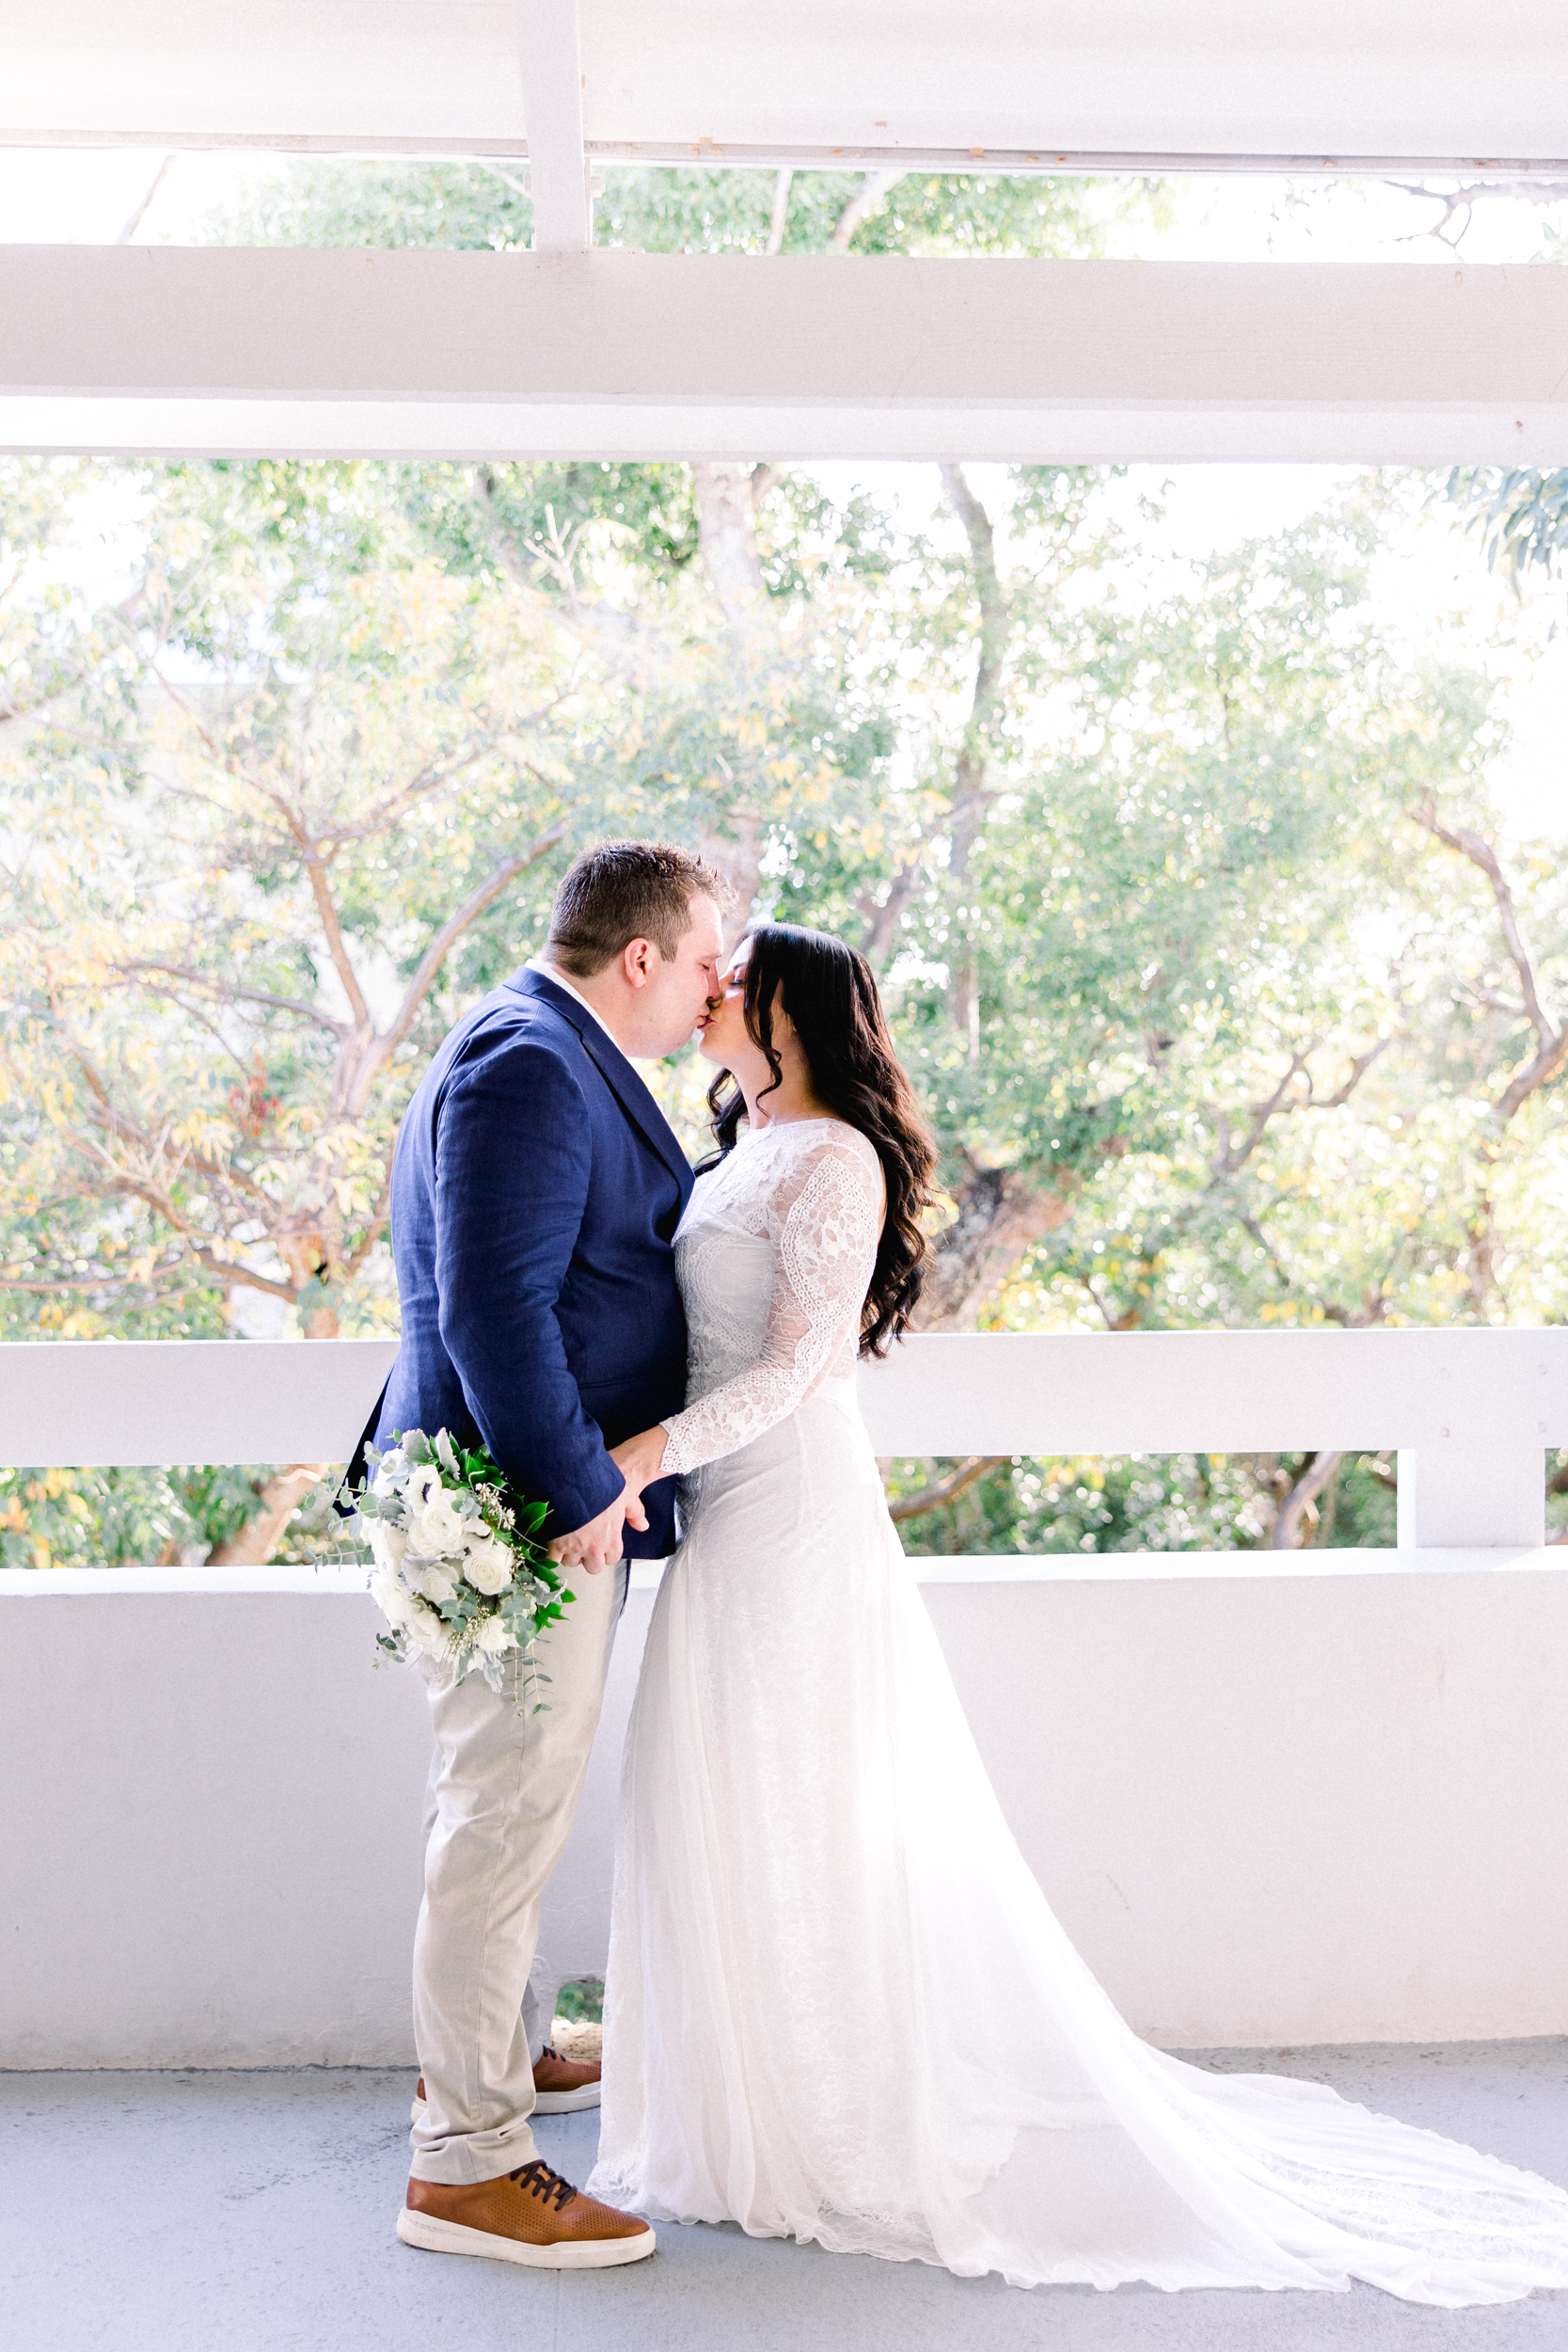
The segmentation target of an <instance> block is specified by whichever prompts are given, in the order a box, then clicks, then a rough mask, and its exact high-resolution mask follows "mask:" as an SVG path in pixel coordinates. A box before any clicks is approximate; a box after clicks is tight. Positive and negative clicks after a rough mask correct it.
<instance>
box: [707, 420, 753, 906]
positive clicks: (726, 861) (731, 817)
mask: <svg viewBox="0 0 1568 2352" xmlns="http://www.w3.org/2000/svg"><path fill="white" fill-rule="evenodd" d="M761 473H762V469H761V468H760V467H754V466H752V465H750V464H748V463H745V462H743V461H741V460H737V459H733V458H721V459H715V460H713V461H711V462H710V463H707V464H704V465H694V466H693V467H692V469H691V491H692V498H693V501H694V503H695V505H696V509H697V538H698V544H699V545H700V547H701V548H702V553H703V568H704V570H705V572H706V574H707V579H708V585H709V586H710V587H711V589H712V590H713V594H714V596H715V598H716V599H717V601H718V605H719V610H720V612H721V613H722V614H723V616H724V629H725V634H726V636H727V638H728V642H729V651H730V657H731V666H732V669H733V670H734V672H735V678H736V687H737V689H738V691H740V692H742V693H745V692H746V691H747V690H748V688H749V685H750V682H751V679H752V673H753V670H754V667H755V665H756V663H757V662H758V661H759V660H761V658H762V657H763V656H764V655H765V654H766V652H767V650H768V596H767V592H766V590H765V589H764V587H763V583H762V565H761V564H760V563H759V562H758V561H757V534H756V507H757V493H758V477H759V476H760V475H761ZM743 790H744V787H742V791H743ZM698 846H699V848H700V849H701V850H702V853H703V855H704V856H705V858H706V859H707V860H708V861H709V863H710V864H712V865H714V866H718V868H719V870H720V872H721V874H722V875H723V876H724V878H725V880H726V881H727V882H729V884H730V886H731V888H732V889H733V890H734V892H735V903H734V905H733V906H732V907H731V908H730V909H729V911H728V913H727V914H726V915H725V918H724V946H725V949H726V952H727V951H728V950H729V949H730V948H733V947H734V946H735V944H736V940H737V939H738V938H739V937H740V935H741V933H742V931H744V930H745V928H746V925H747V921H748V919H749V917H750V914H751V910H752V904H753V902H754V901H755V898H756V895H757V888H758V885H759V883H760V882H761V880H762V850H763V819H762V812H761V811H760V809H755V808H750V807H747V806H746V805H745V804H744V801H743V799H736V800H732V802H731V803H730V805H729V806H728V807H727V808H726V809H725V811H724V815H723V822H722V824H719V823H715V824H712V825H709V826H706V827H705V828H704V831H703V834H702V837H701V840H700V842H699V845H698Z"/></svg>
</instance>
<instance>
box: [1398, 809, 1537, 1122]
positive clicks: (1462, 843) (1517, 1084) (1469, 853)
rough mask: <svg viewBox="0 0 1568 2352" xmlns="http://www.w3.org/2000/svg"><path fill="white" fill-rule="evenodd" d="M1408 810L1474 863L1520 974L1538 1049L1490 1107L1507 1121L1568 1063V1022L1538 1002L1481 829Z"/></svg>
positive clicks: (1505, 890)
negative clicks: (1488, 886)
mask: <svg viewBox="0 0 1568 2352" xmlns="http://www.w3.org/2000/svg"><path fill="white" fill-rule="evenodd" d="M1410 813H1411V816H1412V817H1413V818H1415V820H1416V822H1417V824H1418V825H1419V826H1420V827H1421V828H1422V829H1423V831H1424V832H1427V833H1430V834H1432V836H1433V839H1434V840H1437V841H1441V842H1442V843H1443V845H1444V847H1445V848H1446V849H1449V850H1455V851H1457V853H1458V855H1459V856H1461V857H1463V858H1468V860H1469V862H1470V864H1471V865H1472V866H1478V867H1479V868H1480V870H1481V872H1482V873H1483V874H1484V875H1485V876H1486V879H1487V881H1488V882H1489V883H1490V884H1491V888H1492V897H1493V899H1494V900H1495V902H1496V905H1497V919H1498V921H1499V923H1500V924H1501V926H1502V934H1503V945H1504V946H1505V947H1506V948H1507V950H1508V954H1509V958H1510V961H1512V963H1513V969H1514V971H1515V972H1516V973H1517V974H1518V976H1519V993H1520V995H1521V996H1522V997H1523V999H1524V1011H1525V1016H1526V1018H1527V1019H1528V1022H1529V1025H1530V1027H1531V1029H1532V1030H1533V1031H1534V1033H1535V1039H1536V1050H1535V1052H1534V1053H1533V1054H1532V1055H1531V1056H1530V1058H1529V1060H1528V1062H1526V1063H1525V1065H1524V1067H1523V1068H1522V1069H1520V1070H1516V1071H1515V1072H1514V1073H1513V1077H1512V1078H1511V1079H1510V1080H1509V1083H1508V1085H1507V1086H1506V1087H1505V1088H1504V1089H1503V1091H1502V1093H1501V1094H1500V1095H1499V1097H1498V1098H1497V1102H1496V1103H1495V1104H1494V1105H1493V1116H1494V1117H1495V1118H1496V1119H1497V1120H1499V1121H1500V1122H1502V1123H1504V1124H1506V1123H1507V1121H1508V1120H1511V1119H1512V1118H1513V1114H1514V1112H1515V1111H1516V1110H1518V1109H1519V1107H1520V1105H1521V1104H1524V1103H1527V1102H1528V1100H1529V1097H1530V1096H1531V1095H1532V1094H1534V1093H1535V1092H1536V1090H1537V1089H1538V1088H1541V1087H1544V1086H1548V1085H1549V1084H1550V1083H1551V1081H1552V1079H1554V1078H1555V1077H1557V1076H1558V1074H1559V1073H1560V1071H1561V1070H1562V1069H1563V1068H1564V1066H1565V1065H1568V1023H1564V1024H1563V1025H1561V1026H1559V1025H1558V1024H1557V1023H1556V1022H1555V1021H1554V1020H1553V1019H1552V1017H1551V1015H1550V1013H1549V1012H1548V1011H1547V1009H1546V1008H1545V1006H1544V1004H1543V1003H1542V1001H1541V997H1540V993H1539V992H1538V990H1537V988H1536V984H1535V967H1534V965H1533V963H1532V962H1531V961H1530V954H1529V949H1528V947H1527V946H1526V945H1525V937H1524V933H1523V931H1522V930H1521V929H1520V927H1519V913H1518V909H1517V907H1516V906H1515V905H1514V901H1513V891H1512V889H1511V888H1510V887H1509V883H1508V879H1507V876H1506V875H1505V874H1504V872H1503V869H1502V866H1501V864H1500V862H1499V860H1498V858H1497V851H1496V850H1494V849H1493V847H1492V845H1491V843H1490V842H1489V841H1486V840H1483V839H1482V837H1481V834H1479V833H1472V832H1471V831H1470V829H1469V828H1468V826H1465V825H1453V826H1449V825H1444V824H1442V823H1440V822H1439V821H1438V817H1437V811H1436V807H1435V804H1434V803H1433V802H1431V801H1428V802H1426V803H1425V804H1424V805H1422V806H1419V807H1416V808H1413V809H1412V810H1411V812H1410Z"/></svg>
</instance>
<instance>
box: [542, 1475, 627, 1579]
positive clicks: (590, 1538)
mask: <svg viewBox="0 0 1568 2352" xmlns="http://www.w3.org/2000/svg"><path fill="white" fill-rule="evenodd" d="M628 1519H629V1520H630V1521H631V1524H632V1525H633V1527H639V1528H645V1527H646V1526H647V1524H648V1514H647V1513H646V1511H644V1510H643V1508H642V1505H641V1502H639V1501H638V1499H637V1496H636V1495H635V1494H634V1493H633V1492H632V1491H631V1489H630V1488H629V1487H628V1488H627V1489H626V1492H625V1493H624V1494H623V1495H622V1496H621V1497H620V1500H619V1501H618V1502H612V1503H611V1504H610V1508H609V1510H608V1511H601V1512H600V1513H599V1516H598V1518H596V1519H590V1520H589V1522H588V1524H587V1526H586V1527H574V1528H573V1530H572V1532H571V1534H569V1535H558V1536H557V1537H556V1539H555V1541H554V1543H553V1544H551V1545H550V1547H549V1554H550V1558H551V1559H552V1560H553V1561H554V1562H555V1564H556V1565H557V1567H561V1568H586V1569H587V1570H588V1573H589V1575H590V1576H597V1575H598V1574H599V1572H600V1570H601V1569H603V1568H612V1567H613V1566H614V1565H615V1563H616V1561H617V1560H619V1559H620V1557H621V1555H622V1553H623V1552H624V1551H625V1549H626V1539H625V1531H626V1521H627V1520H628Z"/></svg>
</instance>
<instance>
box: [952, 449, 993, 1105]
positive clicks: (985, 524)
mask: <svg viewBox="0 0 1568 2352" xmlns="http://www.w3.org/2000/svg"><path fill="white" fill-rule="evenodd" d="M942 486H943V488H944V489H945V490H946V493H947V502H948V504H949V505H950V506H951V507H952V509H953V512H954V513H955V515H957V516H958V520H959V521H960V522H961V523H962V525H963V527H964V535H965V537H966V538H967V539H968V541H969V552H970V561H971V564H972V565H973V568H974V593H975V595H976V596H977V597H978V599H979V604H980V651H979V659H978V660H977V662H976V664H975V670H974V695H973V698H972V700H971V702H970V707H969V721H968V724H967V725H966V726H965V728H964V739H963V746H962V749H961V750H960V751H959V754H958V765H957V767H956V769H955V770H954V773H953V802H952V811H951V818H950V827H949V831H950V842H949V849H948V858H947V871H948V875H949V877H950V879H951V880H952V881H953V882H956V883H957V884H958V886H959V887H960V889H961V887H962V885H963V883H964V882H965V880H966V879H967V876H968V873H969V859H970V852H971V851H972V850H973V849H974V844H975V842H976V841H977V840H978V839H979V836H980V832H981V828H982V827H983V825H984V823H985V817H986V809H987V806H988V804H989V803H990V790H989V789H988V785H987V776H988V771H989V768H990V730H991V727H992V725H993V723H994V722H995V720H996V718H997V716H998V714H999V711H1000V708H1001V703H1002V665H1003V661H1004V659H1005V657H1006V640H1007V600H1006V596H1005V595H1004V594H1003V589H1002V579H1001V575H1000V573H999V572H998V571H997V568H996V541H995V536H994V534H993V532H992V531H991V525H990V516H989V515H988V514H987V513H986V510H985V508H984V507H983V506H982V505H981V503H980V501H979V500H978V499H977V498H976V497H975V496H974V492H973V490H971V488H970V486H969V484H968V482H967V481H966V480H965V478H964V474H963V470H962V469H961V468H960V467H958V466H943V467H942ZM976 928H977V927H976V924H975V921H974V915H973V914H972V913H971V912H970V911H969V910H968V909H965V908H962V907H960V908H959V910H958V913H957V915H956V918H955V933H956V936H957V938H958V943H959V945H958V953H957V955H956V957H955V959H954V961H953V965H952V969H951V973H950V976H949V979H948V1011H949V1014H950V1016H951V1018H952V1022H953V1025H954V1027H955V1028H956V1029H957V1030H958V1035H959V1036H960V1037H961V1038H962V1039H963V1041H964V1047H965V1051H966V1052H967V1054H968V1056H969V1058H970V1060H971V1061H972V1062H976V1061H978V1060H979V1058H980V974H979V962H978V943H977V939H976Z"/></svg>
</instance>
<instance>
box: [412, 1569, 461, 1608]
mask: <svg viewBox="0 0 1568 2352" xmlns="http://www.w3.org/2000/svg"><path fill="white" fill-rule="evenodd" d="M456 1590H457V1571H456V1569H455V1568H453V1567H451V1566H449V1565H448V1564H447V1562H446V1561H445V1560H433V1561H432V1562H431V1564H430V1565H429V1567H427V1568H423V1569H421V1570H420V1592H421V1593H422V1594H423V1595H424V1597H425V1598H426V1600H433V1601H436V1602H440V1601H443V1600H451V1597H452V1595H453V1593H455V1592H456Z"/></svg>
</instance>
